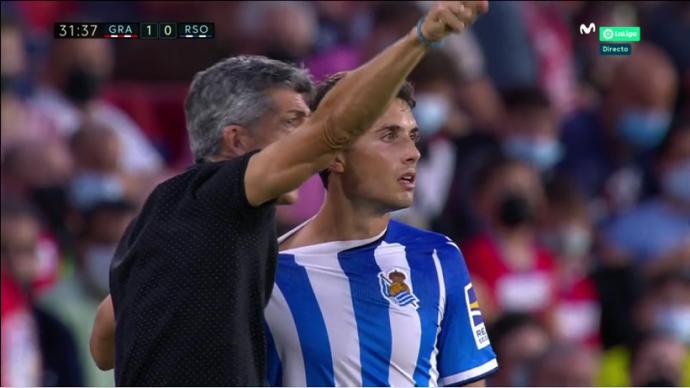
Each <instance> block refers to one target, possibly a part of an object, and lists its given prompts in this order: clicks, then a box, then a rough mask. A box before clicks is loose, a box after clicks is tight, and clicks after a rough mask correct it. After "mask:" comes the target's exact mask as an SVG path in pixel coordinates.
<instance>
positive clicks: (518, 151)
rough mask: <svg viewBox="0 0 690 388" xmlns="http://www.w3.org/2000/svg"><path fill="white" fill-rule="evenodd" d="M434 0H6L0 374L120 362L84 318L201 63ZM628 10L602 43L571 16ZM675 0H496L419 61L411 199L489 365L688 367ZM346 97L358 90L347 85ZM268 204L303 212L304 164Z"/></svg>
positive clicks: (590, 376) (182, 161)
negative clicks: (435, 236)
mask: <svg viewBox="0 0 690 388" xmlns="http://www.w3.org/2000/svg"><path fill="white" fill-rule="evenodd" d="M429 5H430V4H429V2H385V3H384V2H381V1H361V2H360V1H357V2H355V1H315V2H287V1H285V2H226V3H221V2H203V1H202V2H194V4H191V3H190V2H77V1H61V2H50V1H32V2H28V1H27V2H3V3H2V35H1V37H2V53H1V54H2V55H1V59H2V72H1V73H2V74H1V75H2V100H1V102H2V123H1V125H2V127H1V144H2V146H1V148H0V152H1V157H2V166H1V175H2V181H1V182H2V184H1V190H2V247H1V248H2V250H1V258H2V381H1V382H2V385H3V386H5V385H25V386H26V385H29V386H35V385H70V386H78V385H98V386H111V385H112V384H113V375H112V372H103V371H100V370H98V368H97V367H96V366H95V364H94V362H93V361H92V360H91V358H90V354H89V345H88V338H89V335H90V332H91V325H92V322H93V317H94V315H95V311H96V308H97V306H98V303H99V302H100V300H101V299H102V298H103V297H104V296H105V295H106V294H107V293H108V266H109V263H110V258H111V256H112V254H113V252H114V249H115V246H116V244H117V242H118V241H119V237H120V235H121V234H122V233H123V231H124V229H125V228H126V226H127V225H128V223H129V221H130V220H131V219H132V218H133V217H134V216H136V213H137V210H138V209H139V208H140V206H141V205H142V203H143V201H144V200H145V198H146V196H147V195H148V193H150V192H151V190H152V189H153V188H154V187H155V186H156V184H158V183H159V182H161V181H163V180H165V179H167V178H168V177H170V176H172V175H174V174H176V173H178V172H180V171H182V170H183V169H184V168H185V167H186V166H188V165H190V164H191V163H192V160H191V157H190V153H189V151H188V146H187V137H186V131H185V124H184V112H183V99H184V95H185V93H186V89H187V87H188V85H189V82H190V80H191V77H192V75H193V74H194V73H195V72H197V71H199V70H202V69H204V68H206V67H207V66H209V65H211V64H212V63H214V62H216V61H217V60H219V59H221V58H224V57H227V56H230V55H235V54H239V53H244V54H261V55H266V56H269V57H272V58H276V59H281V60H285V61H289V62H292V63H296V64H303V65H304V66H305V67H307V68H309V69H310V71H311V73H312V74H313V77H314V80H315V81H319V80H321V79H323V78H324V77H325V76H327V75H329V74H332V73H335V72H337V71H342V70H349V69H353V68H355V67H356V66H358V65H360V64H362V63H363V62H364V61H366V60H368V59H369V58H371V57H372V56H373V55H375V54H376V53H378V52H380V51H381V50H382V49H383V48H385V47H386V46H387V45H389V44H390V43H392V42H393V41H394V40H395V39H397V38H398V37H400V36H401V35H403V34H404V33H407V32H408V31H409V30H410V29H411V27H412V26H414V25H415V23H416V22H417V20H418V19H419V18H420V17H421V16H422V15H423V12H424V10H425V9H426V7H428V6H429ZM115 20H117V21H133V22H134V21H141V22H143V21H170V20H179V21H187V22H194V21H204V22H214V23H215V27H216V36H215V38H214V39H212V40H184V41H182V40H179V41H108V40H98V39H90V40H54V39H53V37H52V34H53V23H54V22H57V21H91V22H99V21H115ZM590 22H594V23H596V25H597V26H606V25H609V26H611V25H613V26H615V25H619V26H640V27H641V35H642V41H641V42H639V43H634V44H633V49H632V55H631V56H620V57H612V56H601V55H600V54H599V48H598V43H599V42H598V31H597V32H596V33H592V34H590V35H581V34H580V33H579V28H578V27H579V25H580V24H581V23H585V24H589V23H590ZM688 37H690V3H687V2H671V1H668V2H667V1H641V2H608V1H597V2H584V1H554V2H537V1H524V2H492V4H491V9H490V12H489V13H488V14H487V15H485V16H483V17H482V18H480V20H479V21H478V22H477V23H476V25H475V26H473V27H472V28H471V29H470V30H469V31H467V32H466V33H464V34H463V35H461V36H459V37H452V38H451V39H448V40H447V42H445V45H444V47H443V48H442V49H438V50H435V51H432V52H431V53H430V54H429V55H428V56H427V57H425V58H424V59H423V61H422V63H420V65H419V67H418V68H417V69H416V70H415V71H414V72H413V73H412V74H411V76H410V80H411V81H412V82H413V84H414V86H415V89H416V91H415V98H416V107H415V109H414V114H415V117H416V119H417V122H418V124H419V128H420V131H421V133H422V138H423V139H422V142H421V143H420V149H421V150H422V155H423V156H422V159H421V160H420V162H419V166H418V172H417V179H418V185H417V192H416V197H415V205H414V206H413V207H412V208H410V209H406V210H402V211H399V212H396V213H394V217H396V218H398V219H401V220H404V221H405V222H408V223H411V224H413V225H417V226H420V227H424V228H428V229H431V230H434V231H438V232H441V233H444V234H446V235H447V236H449V237H450V238H452V239H453V240H454V241H455V242H457V243H458V245H459V246H460V248H461V249H462V252H463V254H464V256H465V260H466V262H467V266H468V268H469V271H470V273H471V275H472V279H473V283H474V286H475V288H476V289H477V293H478V298H479V301H480V304H481V309H482V313H483V315H484V319H485V321H486V322H487V326H488V330H489V335H490V338H491V341H492V345H493V348H494V350H495V351H496V353H497V355H498V360H499V365H500V371H499V372H498V373H497V374H496V375H494V376H492V377H490V378H489V380H488V384H489V385H493V386H526V385H536V386H562V385H568V386H593V385H600V386H629V385H634V386H647V385H653V386H690V99H689V98H690V39H688ZM353 98H356V96H353ZM300 191H301V199H300V201H299V202H298V203H297V204H296V205H293V206H290V207H285V208H282V209H280V210H279V221H280V224H279V228H280V230H281V231H285V230H287V229H288V228H290V227H292V226H294V225H296V224H297V223H299V222H302V221H304V220H305V219H307V218H309V217H311V216H312V215H313V214H315V213H316V211H317V210H318V208H319V204H320V202H321V199H322V198H323V195H324V192H323V188H322V186H321V183H320V181H319V179H318V177H315V178H314V179H311V180H310V181H308V182H307V183H306V184H305V185H304V186H303V187H302V188H301V190H300Z"/></svg>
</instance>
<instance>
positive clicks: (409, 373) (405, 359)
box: [374, 242, 422, 386]
mask: <svg viewBox="0 0 690 388" xmlns="http://www.w3.org/2000/svg"><path fill="white" fill-rule="evenodd" d="M374 257H375V258H376V264H377V265H378V266H379V268H381V270H382V271H383V272H384V274H385V275H386V276H387V275H388V273H389V272H392V271H394V270H396V269H397V270H400V271H402V272H403V273H404V274H405V276H406V278H407V284H408V285H409V286H410V291H411V292H412V294H414V285H413V284H412V282H411V280H410V279H411V277H410V266H409V264H408V262H407V257H406V255H405V247H404V246H402V245H400V244H398V243H393V244H387V243H385V242H382V243H381V245H379V246H378V247H377V248H376V250H375V251H374ZM388 312H389V317H390V323H391V345H392V349H391V362H390V367H389V376H388V379H389V383H390V385H391V386H409V385H414V372H415V368H416V367H417V356H418V355H419V341H418V340H415V341H410V338H420V337H421V335H422V324H421V321H420V319H419V314H417V310H416V308H415V307H414V306H413V305H412V304H407V305H405V306H398V305H397V304H395V303H390V302H389V307H388Z"/></svg>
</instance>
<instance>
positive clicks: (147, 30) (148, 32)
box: [139, 23, 158, 39]
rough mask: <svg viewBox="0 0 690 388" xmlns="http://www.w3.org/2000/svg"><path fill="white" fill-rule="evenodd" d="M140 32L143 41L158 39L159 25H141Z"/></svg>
mask: <svg viewBox="0 0 690 388" xmlns="http://www.w3.org/2000/svg"><path fill="white" fill-rule="evenodd" d="M139 31H140V32H139V36H140V38H141V39H158V23H141V28H140V29H139Z"/></svg>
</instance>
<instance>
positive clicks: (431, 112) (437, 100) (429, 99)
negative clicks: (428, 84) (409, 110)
mask: <svg viewBox="0 0 690 388" xmlns="http://www.w3.org/2000/svg"><path fill="white" fill-rule="evenodd" d="M449 112H450V104H449V103H448V101H447V100H446V99H445V98H443V97H441V96H440V95H438V94H434V93H420V94H419V95H417V97H416V98H415V107H414V110H413V113H414V117H415V119H416V120H417V125H418V126H419V131H420V132H421V134H422V137H424V138H427V139H428V138H429V137H431V136H433V135H435V134H436V133H437V132H438V131H440V130H441V128H443V126H444V125H445V124H446V121H447V120H448V113H449Z"/></svg>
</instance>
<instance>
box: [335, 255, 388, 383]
mask: <svg viewBox="0 0 690 388" xmlns="http://www.w3.org/2000/svg"><path fill="white" fill-rule="evenodd" d="M338 261H339V262H340V266H341V268H342V269H343V271H344V272H345V274H346V275H347V277H348V280H349V281H350V292H351V293H352V305H353V307H354V310H355V320H356V321H357V333H358V335H359V355H360V362H361V368H362V386H365V387H366V386H388V385H390V384H389V382H388V369H389V366H390V358H391V347H392V346H391V323H390V317H389V315H388V306H389V304H388V301H387V300H385V299H384V298H383V297H379V295H381V290H380V288H379V280H378V274H379V272H381V269H380V268H379V267H378V265H377V264H376V259H375V258H374V247H368V248H367V249H366V250H365V251H345V252H341V253H339V254H338Z"/></svg>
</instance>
